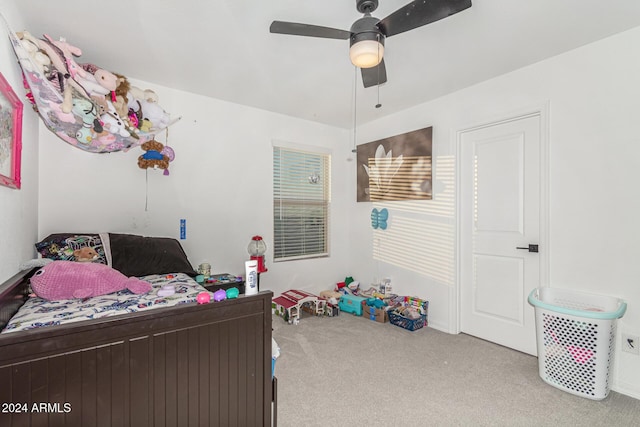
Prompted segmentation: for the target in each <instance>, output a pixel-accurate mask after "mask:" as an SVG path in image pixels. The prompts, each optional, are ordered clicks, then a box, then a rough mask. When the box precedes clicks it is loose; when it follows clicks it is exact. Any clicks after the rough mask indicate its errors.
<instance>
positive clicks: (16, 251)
mask: <svg viewBox="0 0 640 427" xmlns="http://www.w3.org/2000/svg"><path fill="white" fill-rule="evenodd" d="M0 13H2V15H4V17H5V18H6V19H7V21H9V22H10V23H11V25H12V26H15V27H17V28H20V26H21V25H22V19H21V17H20V15H19V14H18V13H17V12H16V10H15V9H14V7H13V4H9V5H7V4H6V2H2V3H0ZM0 29H1V30H0V31H2V32H3V33H4V34H5V36H4V37H2V38H1V40H2V42H0V73H2V75H3V76H4V78H5V79H6V80H7V81H8V82H9V84H10V85H11V87H12V88H13V91H14V92H15V93H16V95H18V97H19V98H20V100H22V101H23V104H24V106H23V111H24V112H23V120H22V156H21V159H22V171H21V176H22V179H21V182H22V188H21V189H20V190H16V189H10V188H7V187H3V186H0V282H3V281H5V280H7V279H8V278H10V277H11V276H13V275H14V274H16V273H17V272H18V270H19V267H20V264H22V263H23V262H25V261H28V260H31V259H33V258H35V256H36V255H35V254H36V253H35V249H34V247H33V243H34V242H35V238H36V235H37V228H36V227H37V219H38V119H37V117H36V115H35V114H34V112H33V111H32V110H31V106H30V104H29V103H28V101H27V100H26V98H25V96H24V95H25V91H24V89H23V88H22V75H21V73H20V67H19V66H18V63H17V61H16V56H15V54H14V53H13V49H12V47H11V43H10V42H9V39H8V38H7V37H6V27H5V24H4V22H3V21H2V20H0Z"/></svg>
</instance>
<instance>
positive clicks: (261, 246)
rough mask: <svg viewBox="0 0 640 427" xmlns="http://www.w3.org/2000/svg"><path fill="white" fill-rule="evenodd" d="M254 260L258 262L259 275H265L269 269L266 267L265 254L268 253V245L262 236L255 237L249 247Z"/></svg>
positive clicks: (248, 249)
mask: <svg viewBox="0 0 640 427" xmlns="http://www.w3.org/2000/svg"><path fill="white" fill-rule="evenodd" d="M247 251H248V252H249V255H251V259H252V260H256V261H258V273H264V272H265V271H267V268H266V267H265V265H264V253H265V252H266V251H267V244H266V243H265V242H264V240H262V237H261V236H253V237H252V238H251V241H250V242H249V246H248V247H247Z"/></svg>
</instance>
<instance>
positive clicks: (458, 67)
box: [14, 0, 640, 129]
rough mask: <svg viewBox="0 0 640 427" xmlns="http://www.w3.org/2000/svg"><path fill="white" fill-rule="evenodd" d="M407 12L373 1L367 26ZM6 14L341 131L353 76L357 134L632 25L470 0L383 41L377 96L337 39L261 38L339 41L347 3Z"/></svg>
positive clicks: (86, 4)
mask: <svg viewBox="0 0 640 427" xmlns="http://www.w3.org/2000/svg"><path fill="white" fill-rule="evenodd" d="M408 2H409V0H380V5H379V7H378V9H377V10H376V11H375V12H374V13H373V16H376V17H378V18H380V19H382V18H384V17H386V16H387V15H389V14H391V13H392V12H394V11H395V10H397V9H398V8H400V7H401V6H403V5H405V4H406V3H408ZM16 3H17V5H18V6H17V7H18V9H19V10H21V11H22V12H23V14H24V19H25V22H26V24H27V28H14V30H16V31H18V30H28V31H30V32H31V33H33V34H34V35H36V36H42V34H44V33H47V34H49V35H50V36H52V37H54V38H59V37H65V38H66V39H67V41H69V42H70V43H72V44H75V45H77V46H78V47H80V48H81V49H82V51H83V54H82V56H81V57H80V58H79V59H78V62H81V63H82V62H91V63H94V64H96V65H98V66H100V67H102V68H105V69H107V70H110V71H114V72H118V73H121V74H124V75H125V76H127V77H130V78H135V79H139V80H144V81H148V82H153V83H155V84H159V85H163V86H168V87H173V88H176V89H180V90H184V91H187V92H192V93H197V94H200V95H204V96H208V97H213V98H218V99H222V100H226V101H231V102H234V103H239V104H244V105H248V106H253V107H257V108H261V109H266V110H270V111H274V112H278V113H282V114H287V115H291V116H295V117H300V118H303V119H308V120H313V121H317V122H321V123H327V124H330V125H334V126H339V127H343V128H347V129H348V128H352V127H353V111H354V104H353V98H354V78H355V77H356V76H357V78H358V83H357V92H356V99H357V123H358V124H362V123H365V122H367V121H371V120H375V119H377V118H379V117H382V116H386V115H389V114H393V113H396V112H398V111H400V110H403V109H406V108H409V107H412V106H414V105H417V104H420V103H423V102H425V101H428V100H431V99H434V98H437V97H440V96H442V95H445V94H447V93H451V92H454V91H456V90H459V89H462V88H464V87H468V86H470V85H473V84H475V83H478V82H481V81H484V80H487V79H490V78H492V77H495V76H498V75H501V74H504V73H506V72H509V71H512V70H515V69H518V68H521V67H523V66H526V65H528V64H532V63H535V62H538V61H540V60H542V59H545V58H548V57H551V56H554V55H557V54H560V53H562V52H565V51H567V50H570V49H574V48H576V47H579V46H581V45H585V44H588V43H591V42H593V41H596V40H598V39H601V38H604V37H607V36H609V35H613V34H615V33H618V32H621V31H624V30H627V29H630V28H633V27H636V26H638V25H640V1H638V0H608V1H604V0H473V6H472V7H471V8H470V9H467V10H465V11H463V12H460V13H458V14H456V15H453V16H451V17H449V18H446V19H443V20H441V21H438V22H435V23H432V24H429V25H426V26H424V27H421V28H418V29H415V30H412V31H409V32H406V33H402V34H398V35H396V36H393V37H390V38H388V39H387V41H386V49H385V62H386V68H387V75H388V82H387V83H386V84H384V85H381V86H380V87H379V92H378V88H377V87H372V88H368V89H364V88H363V87H362V83H361V81H360V73H359V72H358V73H356V72H355V71H356V70H355V69H354V67H353V66H352V65H351V63H350V62H349V56H348V48H349V42H348V40H332V39H318V38H311V37H299V36H287V35H281V34H270V33H269V25H270V24H271V22H272V21H273V20H281V21H292V22H301V23H308V24H315V25H321V26H327V27H333V28H339V29H344V30H348V29H349V28H350V26H351V24H352V23H353V22H354V21H355V20H356V19H358V18H360V17H361V16H362V15H361V14H360V13H359V12H358V11H357V10H356V6H355V5H356V1H355V0H322V1H301V0H266V1H261V0H254V1H247V0H179V1H178V0H173V1H172V0H111V1H109V2H106V3H105V2H104V1H101V2H98V1H95V0H65V1H42V0H20V1H16ZM630 54H636V55H637V54H638V52H635V53H632V52H630ZM159 95H160V104H161V105H162V94H159ZM378 97H379V99H380V102H381V103H382V108H379V109H376V108H374V105H375V104H376V103H377V102H378ZM163 106H164V107H165V108H166V109H167V110H168V111H169V112H171V113H172V114H175V115H179V113H180V112H179V111H171V108H170V106H168V105H163ZM212 120H213V121H215V119H212Z"/></svg>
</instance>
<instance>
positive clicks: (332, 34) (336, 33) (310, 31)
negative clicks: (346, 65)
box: [269, 21, 351, 40]
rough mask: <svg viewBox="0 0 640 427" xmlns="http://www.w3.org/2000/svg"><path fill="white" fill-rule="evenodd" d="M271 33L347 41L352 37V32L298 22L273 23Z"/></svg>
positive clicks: (270, 28)
mask: <svg viewBox="0 0 640 427" xmlns="http://www.w3.org/2000/svg"><path fill="white" fill-rule="evenodd" d="M269 31H270V32H272V33H277V34H289V35H292V36H308V37H323V38H325V39H340V40H347V39H348V38H349V37H351V32H350V31H345V30H338V29H336V28H329V27H320V26H318V25H309V24H298V23H296V22H283V21H273V22H272V23H271V26H270V27H269Z"/></svg>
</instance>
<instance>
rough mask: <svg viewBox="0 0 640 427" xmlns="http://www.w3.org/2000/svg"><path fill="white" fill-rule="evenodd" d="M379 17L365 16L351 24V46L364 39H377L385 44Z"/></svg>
mask: <svg viewBox="0 0 640 427" xmlns="http://www.w3.org/2000/svg"><path fill="white" fill-rule="evenodd" d="M378 22H380V20H379V19H378V18H374V17H373V16H365V17H362V18H360V19H358V20H357V21H356V22H354V23H353V25H352V26H351V30H350V31H351V38H350V44H349V46H353V45H354V44H356V43H358V42H360V41H363V40H377V41H378V42H380V44H381V45H383V46H384V38H385V37H384V34H382V31H380V29H379V28H378Z"/></svg>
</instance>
